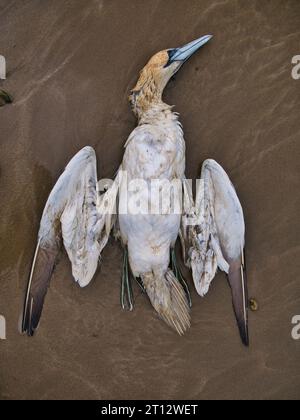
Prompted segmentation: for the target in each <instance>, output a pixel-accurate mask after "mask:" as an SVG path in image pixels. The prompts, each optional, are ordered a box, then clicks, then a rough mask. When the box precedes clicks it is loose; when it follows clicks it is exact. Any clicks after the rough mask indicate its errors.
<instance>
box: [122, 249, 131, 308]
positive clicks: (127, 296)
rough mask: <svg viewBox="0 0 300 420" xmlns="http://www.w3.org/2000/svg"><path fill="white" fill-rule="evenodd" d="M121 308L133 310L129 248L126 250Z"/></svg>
mask: <svg viewBox="0 0 300 420" xmlns="http://www.w3.org/2000/svg"><path fill="white" fill-rule="evenodd" d="M121 306H122V309H124V310H128V311H132V310H133V293H132V285H131V277H130V274H129V265H128V250H127V247H125V248H124V259H123V271H122V279H121Z"/></svg>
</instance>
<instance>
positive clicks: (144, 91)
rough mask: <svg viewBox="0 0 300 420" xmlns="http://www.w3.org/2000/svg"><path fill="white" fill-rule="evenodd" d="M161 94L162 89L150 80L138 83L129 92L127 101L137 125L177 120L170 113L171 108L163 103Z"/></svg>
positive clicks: (175, 116) (174, 115)
mask: <svg viewBox="0 0 300 420" xmlns="http://www.w3.org/2000/svg"><path fill="white" fill-rule="evenodd" d="M162 94H163V89H162V88H161V89H160V88H158V87H157V85H156V83H155V81H154V80H153V79H151V78H149V79H148V80H146V81H139V82H138V84H137V86H136V87H135V88H134V90H132V91H131V95H130V97H129V100H130V103H131V106H132V110H133V112H134V114H135V115H136V117H137V119H138V123H139V125H141V124H154V123H156V122H158V121H166V120H177V118H178V117H177V114H176V113H173V112H172V108H173V107H172V106H170V105H167V104H166V103H164V102H163V100H162Z"/></svg>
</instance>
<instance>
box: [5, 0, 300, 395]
mask: <svg viewBox="0 0 300 420" xmlns="http://www.w3.org/2000/svg"><path fill="white" fill-rule="evenodd" d="M0 28H1V36H0V54H3V55H4V56H5V57H6V58H7V61H8V78H7V80H6V81H5V82H0V87H2V88H5V89H6V90H7V91H8V92H10V93H11V94H12V95H13V97H14V104H13V105H7V106H5V107H2V108H0V127H1V131H0V169H1V173H0V197H1V207H0V220H1V225H0V238H1V242H0V247H1V248H0V273H1V277H0V314H2V315H4V316H5V317H6V319H7V340H6V341H0V355H1V356H0V398H1V399H51V398H63V399H78V398H81V399H95V398H96V399H99V398H102V399H109V398H112V399H116V398H118V399H141V398H142V399H157V398H163V399H164V398H165V399H174V398H179V399H233V398H241V399H262V398H264V399H287V398H288V399H296V398H299V397H300V341H294V340H292V338H291V329H292V325H291V319H292V317H293V316H294V315H295V314H300V282H299V268H300V267H299V234H300V232H299V204H300V203H299V188H300V185H299V158H300V156H299V138H300V119H299V107H300V80H299V81H295V80H293V79H292V78H291V70H292V65H291V60H292V57H293V56H294V55H297V54H300V43H299V41H300V3H299V1H298V0H285V1H284V0H272V1H268V2H261V1H252V2H244V1H238V0H224V1H221V0H219V1H215V0H213V1H211V0H197V1H194V0H186V1H180V0H173V1H172V0H161V1H160V0H151V1H148V0H135V1H134V0H132V1H128V0H104V1H101V0H86V1H83V0H75V1H63V2H62V1H59V0H55V1H51V2H50V1H43V2H41V1H37V0H36V1H35V0H26V1H22V2H20V1H12V0H1V1H0ZM206 33H213V34H214V36H215V37H214V39H213V41H212V42H210V43H209V45H207V46H206V47H205V48H204V49H202V50H201V52H199V53H198V54H197V55H196V56H195V57H193V58H192V59H191V61H190V62H189V63H188V64H187V65H186V66H185V67H184V69H182V70H181V72H180V73H179V74H178V76H177V78H176V81H175V82H172V83H171V84H170V86H169V87H168V89H167V91H166V95H165V99H166V102H167V103H170V104H176V110H177V111H178V112H179V113H180V114H181V121H182V123H183V125H184V129H185V137H186V143H187V176H188V177H193V178H196V176H197V175H198V174H199V170H200V164H201V163H202V161H203V160H204V159H206V158H214V159H216V160H218V161H219V162H220V163H221V164H222V165H223V166H224V167H225V168H226V170H227V171H228V173H229V174H230V176H231V178H232V180H233V182H234V184H235V185H236V187H237V190H238V193H239V196H240V198H241V201H242V203H243V207H244V210H245V216H246V221H247V250H246V257H247V269H248V281H249V293H250V296H253V297H255V298H256V299H257V300H258V302H259V307H260V310H259V311H258V312H256V313H250V320H249V323H250V335H251V346H250V348H249V349H246V348H244V347H243V346H242V344H241V342H240V338H239V335H238V330H237V328H236V325H235V320H234V316H233V312H232V307H231V298H230V290H229V287H228V286H227V283H226V279H225V277H224V275H223V274H219V275H218V276H217V278H216V280H215V281H214V284H213V287H212V289H211V291H210V293H209V295H208V296H207V298H206V299H204V300H203V299H200V297H198V296H197V295H196V293H195V292H194V289H193V287H192V283H191V278H190V276H189V274H188V273H187V272H186V271H185V274H186V276H187V277H188V280H189V284H190V285H191V289H192V290H193V292H192V297H193V303H194V306H193V310H192V320H193V322H192V328H191V330H190V332H189V333H188V334H186V335H185V336H184V337H183V338H179V337H178V336H177V335H176V334H174V333H173V332H172V331H171V330H169V329H168V328H167V327H166V326H165V324H164V323H162V322H160V321H159V320H158V319H157V316H156V314H155V313H154V311H153V310H152V308H151V306H150V304H149V302H148V301H147V299H146V298H145V297H144V296H141V295H140V294H139V292H138V290H136V296H137V297H136V308H135V311H134V312H132V313H124V312H122V311H121V308H120V305H119V283H120V274H121V261H122V253H121V249H120V247H119V245H118V244H116V243H114V242H113V240H112V241H111V242H110V243H109V245H108V246H107V248H106V249H105V251H104V253H103V261H102V265H101V269H100V270H99V272H98V274H97V276H96V278H95V280H94V281H93V283H92V284H91V285H90V286H89V287H88V288H86V289H84V290H80V289H79V287H77V285H75V284H74V283H73V282H72V279H71V271H70V265H69V262H68V260H67V258H66V256H65V255H64V254H63V255H62V257H61V261H60V263H59V265H58V267H57V269H56V272H55V275H54V278H53V281H52V285H51V289H50V291H49V293H48V296H47V300H46V305H45V308H44V313H43V317H42V322H41V326H40V329H39V331H38V334H37V336H36V337H35V338H34V339H28V338H26V337H22V336H20V335H19V334H18V331H17V324H18V318H19V313H20V310H21V307H22V298H23V292H24V289H25V286H26V283H27V278H28V273H29V269H30V263H31V258H32V254H33V251H34V248H35V240H36V234H37V230H38V224H39V219H40V216H41V212H42V209H43V205H44V204H45V200H46V198H47V195H48V193H49V192H50V189H51V186H52V185H53V184H54V182H55V180H56V179H57V177H58V176H59V174H60V173H61V171H62V169H63V168H64V166H65V165H66V163H67V162H68V160H69V159H70V158H71V157H72V156H73V155H74V154H75V153H76V152H77V151H78V150H79V149H80V148H81V147H83V146H85V145H91V146H93V147H94V148H95V150H96V152H97V157H98V160H99V175H100V176H101V177H112V176H113V174H114V173H115V171H116V169H117V167H118V165H119V163H120V161H121V158H122V153H123V148H122V147H123V145H124V142H125V141H126V138H127V136H128V135H129V133H130V132H131V130H132V129H133V127H134V125H135V120H134V117H133V115H131V112H130V109H129V105H128V102H127V96H128V93H129V90H130V88H131V87H133V86H134V83H135V81H136V78H137V74H138V71H139V70H140V69H141V67H143V65H144V64H145V62H146V61H147V60H148V58H149V57H150V56H151V55H152V54H153V53H155V52H157V51H159V50H160V49H163V48H167V47H177V46H180V45H182V44H183V43H185V42H188V41H190V40H192V39H194V38H197V37H199V36H201V35H204V34H206Z"/></svg>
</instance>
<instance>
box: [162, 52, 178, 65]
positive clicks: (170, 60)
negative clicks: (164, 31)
mask: <svg viewBox="0 0 300 420" xmlns="http://www.w3.org/2000/svg"><path fill="white" fill-rule="evenodd" d="M176 51H177V49H176V48H172V49H170V50H168V51H167V53H168V56H169V59H168V62H167V64H166V65H165V66H164V67H165V68H166V67H168V66H169V65H170V64H172V62H173V60H172V59H173V57H174V55H175V53H176Z"/></svg>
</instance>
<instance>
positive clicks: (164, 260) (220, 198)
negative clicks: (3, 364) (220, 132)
mask: <svg viewBox="0 0 300 420" xmlns="http://www.w3.org/2000/svg"><path fill="white" fill-rule="evenodd" d="M210 39H211V36H210V35H208V36H204V37H202V38H199V39H197V40H195V41H193V42H191V43H189V44H187V45H185V46H184V47H181V48H175V49H168V50H164V51H161V52H159V53H158V54H156V55H154V56H153V57H152V58H151V60H150V61H149V62H148V64H147V65H146V66H145V67H144V69H143V70H142V71H141V73H140V77H139V80H138V82H137V84H136V86H135V87H134V89H133V90H132V91H131V95H130V102H131V105H132V109H133V112H134V113H135V115H136V116H137V118H138V126H137V127H136V128H135V130H134V131H133V132H132V133H131V135H130V136H129V138H128V140H127V142H126V145H125V153H124V157H123V162H122V164H121V166H120V170H119V171H118V174H117V176H116V178H115V180H114V182H113V184H112V186H111V187H110V188H109V189H108V190H107V191H106V192H105V193H104V194H101V195H100V193H99V187H98V184H97V169H96V156H95V152H94V150H93V149H92V148H91V147H85V148H84V149H82V150H81V151H80V152H79V153H78V154H77V155H76V156H75V157H74V158H73V159H72V160H71V161H70V163H69V164H68V166H67V167H66V169H65V171H64V173H63V174H62V175H61V177H60V178H59V180H58V181H57V183H56V185H55V187H54V188H53V190H52V192H51V194H50V196H49V199H48V201H47V203H46V207H45V209H44V213H43V216H42V220H41V224H40V230H39V234H38V245H37V249H36V253H35V256H34V261H33V265H32V270H31V274H30V279H29V283H28V289H27V293H26V299H25V305H24V313H23V322H22V331H23V332H24V333H27V334H28V335H29V336H32V335H33V334H34V332H35V330H36V328H37V327H38V324H39V320H40V317H41V312H42V307H43V303H44V299H45V295H46V292H47V288H48V286H49V282H50V279H51V275H52V272H53V269H54V266H55V262H56V258H57V255H58V253H59V250H60V243H61V238H62V239H63V244H64V246H65V249H66V251H67V253H68V256H69V259H70V260H71V263H72V273H73V277H74V280H75V281H76V282H78V283H79V285H80V286H81V287H85V286H87V285H88V284H89V283H90V281H91V280H92V278H93V276H94V274H95V271H96V269H97V266H98V262H99V257H100V254H101V251H102V250H103V248H104V246H105V245H106V243H107V241H108V238H109V236H110V233H111V231H112V228H113V226H114V227H115V229H116V230H117V231H118V233H119V237H120V239H121V242H122V244H123V247H124V262H123V275H122V282H121V303H122V307H123V308H127V309H129V310H132V309H133V293H132V288H131V276H133V277H134V278H135V279H136V280H137V281H138V283H139V284H140V286H141V288H142V289H143V290H144V291H145V292H146V293H147V295H148V296H149V299H150V301H151V303H152V305H153V307H154V308H155V309H156V311H157V312H158V314H159V315H160V317H161V318H162V319H163V320H165V321H166V323H167V324H169V325H170V326H171V327H172V328H174V329H175V330H176V331H177V332H178V333H179V334H183V333H184V332H185V331H186V330H187V329H188V328H189V327H190V306H191V302H190V295H189V291H188V287H187V284H186V283H185V281H184V279H183V277H182V275H181V273H180V270H179V267H178V265H177V261H176V257H175V251H174V247H175V243H176V240H177V238H178V237H180V239H181V243H182V248H183V255H184V261H185V264H186V265H187V266H188V267H190V268H191V269H192V274H193V280H194V283H195V287H196V289H197V292H198V293H199V295H200V296H204V295H205V294H206V293H207V292H208V289H209V286H210V283H211V281H212V280H213V278H214V276H215V274H216V271H217V269H218V267H219V268H220V269H221V270H223V271H225V272H226V273H227V274H228V280H229V284H230V286H231V290H232V298H233V306H234V310H235V315H236V318H237V322H238V326H239V330H240V334H241V337H242V341H243V343H244V344H245V345H248V343H249V339H248V321H247V311H248V303H247V287H246V279H245V276H244V257H243V250H244V236H245V225H244V217H243V211H242V207H241V205H240V202H239V200H238V197H237V195H236V192H235V189H234V187H233V186H232V184H231V182H230V180H229V178H228V176H227V174H226V173H225V171H224V170H223V169H222V167H221V166H220V165H219V164H218V163H216V162H215V161H214V160H207V161H205V162H204V164H203V167H202V173H201V181H202V182H200V183H199V185H198V188H197V197H196V200H194V198H193V195H192V189H191V186H190V184H189V183H188V181H187V180H186V179H185V142H184V138H183V131H182V126H181V124H180V123H179V121H178V114H176V113H174V112H172V107H171V106H169V105H167V104H165V103H164V102H163V100H162V94H163V91H164V88H165V87H166V85H167V83H168V81H169V80H170V79H171V77H172V76H173V75H174V74H175V73H176V72H177V71H178V70H179V69H180V67H181V66H182V65H183V63H185V62H186V61H187V60H188V59H189V58H190V57H191V56H192V54H194V53H195V52H196V51H197V50H198V49H199V48H200V47H201V46H203V45H204V44H206V43H207V42H208V41H209V40H210ZM174 181H175V182H174ZM164 183H172V188H171V189H170V191H171V193H170V197H171V199H170V200H169V201H168V200H164V199H165V198H166V197H165V196H164V195H165V193H164V191H165V190H164V187H163V185H164ZM153 184H154V185H156V186H157V185H159V188H152V187H153ZM150 186H151V192H153V191H154V192H153V193H152V194H149V190H150ZM162 195H163V197H161V196H162ZM161 199H162V201H166V202H164V203H163V205H164V206H165V207H167V209H164V211H162V205H161ZM183 201H184V203H185V205H184V209H183V211H174V208H175V207H176V206H177V205H179V206H180V204H182V202H183ZM157 202H159V203H160V204H159V205H158V206H157ZM132 203H135V204H136V205H135V206H132ZM116 205H117V211H116V212H114V209H115V207H116ZM152 207H154V208H156V211H151V210H152ZM137 208H138V209H137ZM150 208H151V210H149V209H150ZM180 208H181V206H180ZM141 209H143V211H141ZM165 210H167V211H165ZM115 213H117V214H116V215H115Z"/></svg>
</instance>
